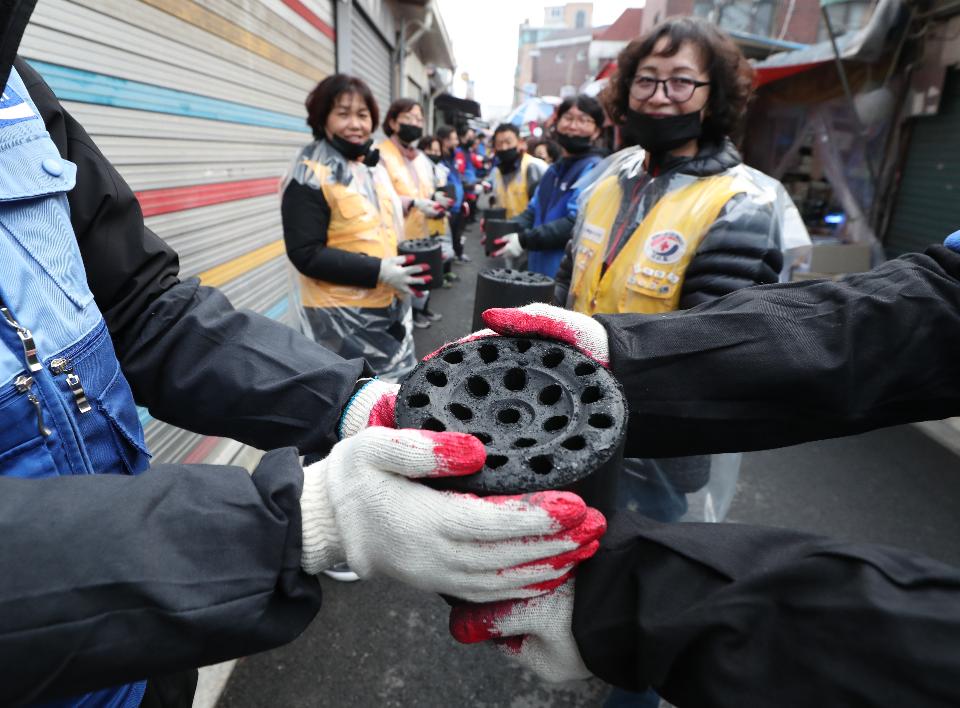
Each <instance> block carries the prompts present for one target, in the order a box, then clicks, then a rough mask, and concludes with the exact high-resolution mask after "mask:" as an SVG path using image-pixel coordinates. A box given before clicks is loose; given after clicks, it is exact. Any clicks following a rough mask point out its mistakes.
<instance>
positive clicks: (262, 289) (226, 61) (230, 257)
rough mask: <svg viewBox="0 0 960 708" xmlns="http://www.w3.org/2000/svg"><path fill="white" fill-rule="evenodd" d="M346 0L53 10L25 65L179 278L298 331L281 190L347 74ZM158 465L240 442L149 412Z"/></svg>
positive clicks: (28, 44)
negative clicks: (338, 12)
mask: <svg viewBox="0 0 960 708" xmlns="http://www.w3.org/2000/svg"><path fill="white" fill-rule="evenodd" d="M333 24H334V20H333V0H260V2H243V3H235V2H232V0H202V1H200V0H197V1H195V0H74V1H73V2H67V0H44V1H43V2H41V3H38V4H37V7H36V10H35V11H34V14H33V16H32V18H31V22H30V26H29V27H28V29H27V32H26V34H25V36H24V39H23V42H22V44H21V47H20V54H21V56H23V57H24V58H26V59H27V61H28V62H30V63H31V64H32V65H33V66H34V68H36V69H37V70H38V71H39V72H40V73H41V74H42V75H43V77H44V79H45V80H46V81H47V83H48V84H49V85H50V87H51V88H52V89H53V91H54V92H55V93H56V94H57V96H58V98H59V99H60V100H61V102H62V103H63V105H64V107H65V108H66V109H67V110H68V111H70V112H71V113H72V114H73V115H74V117H76V118H77V119H78V120H79V121H80V123H81V124H82V125H83V126H84V128H86V130H87V132H88V133H90V135H91V136H92V137H93V139H94V141H95V142H96V143H97V145H98V146H99V147H100V149H101V150H102V151H103V153H104V154H105V155H106V157H107V158H108V159H109V160H110V161H111V162H112V163H113V164H114V166H115V167H116V168H117V169H118V170H119V172H120V174H121V175H122V176H123V177H124V179H125V180H126V181H127V182H128V183H129V184H130V186H131V187H132V188H133V190H134V191H135V192H136V193H137V197H138V198H139V200H140V204H141V206H142V208H143V212H144V216H145V217H146V219H145V220H146V223H147V226H148V227H150V228H151V229H152V230H153V231H155V232H156V233H157V234H159V235H160V236H161V237H162V238H163V239H164V240H165V241H167V242H168V243H169V244H170V245H171V246H172V247H173V248H174V249H176V250H177V251H178V252H179V254H180V275H181V278H187V277H199V278H200V281H201V282H202V283H203V284H205V285H211V286H215V287H219V288H221V290H223V292H224V293H225V294H226V295H227V297H228V298H230V300H231V302H232V303H233V304H234V306H236V307H238V308H240V307H243V308H249V309H252V310H255V311H257V312H260V313H262V314H264V315H266V316H268V317H272V318H274V319H278V320H281V321H287V312H288V309H289V308H288V302H287V297H288V295H287V293H288V290H289V288H288V276H287V272H286V268H287V258H286V254H285V252H284V248H283V233H282V228H281V223H280V201H279V195H278V189H279V185H280V180H281V178H282V176H283V174H284V172H285V171H286V169H287V167H288V165H289V163H290V161H291V160H292V159H293V157H294V156H295V154H296V152H297V150H298V149H299V147H300V146H302V145H304V144H305V143H307V142H309V141H310V140H311V136H310V131H309V128H308V127H307V125H306V123H305V118H306V111H305V109H304V99H305V98H306V96H307V93H308V92H309V91H310V90H311V89H312V88H313V87H314V86H315V85H316V83H317V81H319V80H320V79H322V78H323V77H324V76H327V75H329V74H330V73H332V72H333V71H334V66H335V45H334V41H335V35H334V29H333ZM140 419H141V422H142V423H143V425H144V429H145V433H146V437H147V444H148V446H149V447H150V449H151V451H152V452H153V454H154V460H155V461H159V462H182V461H186V462H225V461H229V460H231V459H235V458H237V457H238V455H239V454H240V453H241V452H243V447H242V446H241V445H239V444H238V443H235V442H233V441H227V440H220V439H218V438H209V437H203V436H200V435H196V434H194V433H189V432H187V431H185V430H181V429H179V428H175V427H173V426H170V425H167V424H164V423H161V422H160V421H157V420H154V419H153V418H152V417H151V416H150V414H149V412H148V411H146V410H145V409H141V410H140Z"/></svg>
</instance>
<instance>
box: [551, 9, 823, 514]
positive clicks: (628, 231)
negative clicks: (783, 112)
mask: <svg viewBox="0 0 960 708" xmlns="http://www.w3.org/2000/svg"><path fill="white" fill-rule="evenodd" d="M752 78H753V71H752V69H751V67H750V65H749V63H748V62H747V60H746V59H745V58H744V57H743V55H742V53H741V52H740V50H739V49H738V48H737V47H736V45H735V44H734V43H733V42H732V41H731V40H730V39H729V38H728V37H727V36H726V35H724V34H723V33H722V32H720V31H719V30H718V29H717V28H716V27H715V26H714V25H712V24H710V23H709V22H706V21H705V20H700V19H698V18H693V17H684V18H677V19H672V20H668V21H666V22H664V23H662V24H660V25H659V26H657V27H656V28H654V29H653V31H652V32H651V33H650V34H649V35H648V36H646V37H644V38H641V39H638V40H636V41H634V42H631V43H630V44H629V45H628V46H627V47H626V48H625V49H624V50H623V51H622V52H621V54H620V56H619V58H618V67H617V73H616V75H615V76H614V77H613V79H612V80H611V83H610V85H609V87H608V88H607V91H606V94H605V96H604V98H605V101H606V107H607V110H608V113H609V115H610V116H611V118H612V120H613V121H614V122H615V123H616V124H617V125H619V126H620V129H621V133H622V135H623V136H624V139H625V142H627V143H628V144H631V145H635V147H630V148H627V149H625V150H622V151H621V152H619V153H616V154H615V155H613V156H611V158H610V159H609V160H608V161H607V163H605V164H603V165H601V166H598V168H597V169H596V170H595V171H594V173H593V175H591V185H590V186H589V187H584V188H583V191H582V197H581V202H580V217H579V220H578V222H577V225H576V228H575V230H574V236H573V238H572V239H571V241H570V245H569V250H568V256H567V258H566V259H565V260H564V263H563V264H562V266H561V268H560V272H559V273H558V275H557V300H558V302H559V303H561V304H566V306H567V307H569V308H570V309H573V310H576V311H578V312H583V313H586V314H589V315H593V314H613V313H660V312H667V311H671V310H676V309H685V308H689V307H692V306H694V305H698V304H700V303H703V302H708V301H710V300H713V299H715V298H718V297H720V296H722V295H725V294H727V293H729V292H732V291H734V290H738V289H740V288H744V287H748V286H751V285H758V284H761V283H775V282H777V280H778V278H779V275H780V270H781V266H782V263H783V251H784V250H785V249H786V248H790V247H795V246H799V245H807V244H809V237H808V236H807V233H806V229H805V228H804V227H803V224H802V222H801V221H800V218H799V215H798V214H797V211H796V208H795V207H794V206H793V203H792V202H791V201H790V198H789V196H788V195H787V194H786V191H785V190H784V189H783V187H782V186H781V185H780V183H779V182H777V181H776V180H774V179H772V178H770V177H768V176H766V175H764V174H762V173H761V172H758V171H757V170H754V169H752V168H750V167H747V166H746V165H744V164H743V162H742V160H741V158H740V155H739V153H738V152H737V150H736V148H735V147H734V146H733V143H732V142H731V139H730V136H733V135H736V134H737V133H738V131H739V129H740V128H741V127H742V119H743V115H744V109H745V107H746V104H747V101H748V99H749V96H750V93H751V87H752ZM739 465H740V459H739V455H738V454H736V453H734V454H732V455H728V456H723V457H720V456H714V457H713V458H712V459H711V458H710V457H689V458H674V459H670V460H656V461H654V460H631V461H630V463H629V465H628V469H629V472H630V474H628V475H626V476H625V477H624V479H623V483H624V485H625V487H626V488H625V489H624V496H625V497H626V499H625V501H626V502H627V503H628V505H629V507H630V508H633V509H635V510H638V511H641V512H642V513H645V514H646V515H648V516H650V517H652V518H655V519H658V520H661V521H670V520H676V519H677V518H680V517H681V516H683V515H684V513H687V511H688V509H687V505H688V501H689V502H691V506H695V507H696V508H695V509H692V510H691V512H690V514H691V516H692V515H693V512H694V511H695V512H696V514H695V515H696V517H697V518H699V519H701V520H703V519H706V520H710V521H716V520H720V519H722V518H723V516H724V515H725V513H726V508H727V506H728V505H729V502H730V499H731V498H732V495H733V492H734V488H735V480H736V476H737V473H738V470H739ZM708 481H709V486H706V485H707V484H708ZM701 489H702V490H703V491H702V492H701V493H700V494H699V495H698V496H697V497H690V498H689V499H688V497H687V495H688V494H692V493H693V492H696V491H698V490H701Z"/></svg>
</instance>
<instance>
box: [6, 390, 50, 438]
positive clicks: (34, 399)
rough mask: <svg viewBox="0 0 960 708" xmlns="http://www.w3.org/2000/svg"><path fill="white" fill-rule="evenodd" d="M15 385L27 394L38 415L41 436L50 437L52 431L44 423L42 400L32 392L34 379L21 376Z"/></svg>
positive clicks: (38, 427) (38, 428)
mask: <svg viewBox="0 0 960 708" xmlns="http://www.w3.org/2000/svg"><path fill="white" fill-rule="evenodd" d="M13 385H14V387H15V388H16V389H17V391H19V392H20V393H25V394H27V400H28V401H30V404H31V405H32V406H33V409H34V411H36V414H37V430H39V431H40V435H42V436H43V437H45V438H46V437H50V429H49V428H48V427H47V426H46V425H44V422H43V407H42V406H41V405H40V399H39V398H37V395H36V394H35V393H33V392H32V391H31V390H30V389H31V388H33V377H32V376H26V375H24V374H21V375H20V376H18V377H17V378H16V379H15V380H14V382H13Z"/></svg>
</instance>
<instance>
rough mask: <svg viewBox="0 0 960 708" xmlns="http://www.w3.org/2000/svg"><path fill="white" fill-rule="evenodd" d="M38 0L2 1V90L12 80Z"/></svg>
mask: <svg viewBox="0 0 960 708" xmlns="http://www.w3.org/2000/svg"><path fill="white" fill-rule="evenodd" d="M36 4H37V0H0V88H5V87H6V85H7V79H9V78H10V69H11V68H13V60H14V59H16V58H17V49H18V48H19V47H20V39H21V38H22V37H23V31H24V30H25V29H26V28H27V22H28V21H29V19H30V13H32V12H33V7H34V5H36Z"/></svg>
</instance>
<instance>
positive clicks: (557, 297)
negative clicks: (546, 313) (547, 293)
mask: <svg viewBox="0 0 960 708" xmlns="http://www.w3.org/2000/svg"><path fill="white" fill-rule="evenodd" d="M572 279H573V239H571V240H569V241H567V245H566V246H564V248H563V259H562V260H561V261H560V267H559V268H557V275H556V277H555V278H554V281H555V282H554V286H553V304H554V305H558V306H559V307H566V306H567V295H568V294H569V293H570V281H571V280H572Z"/></svg>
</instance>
